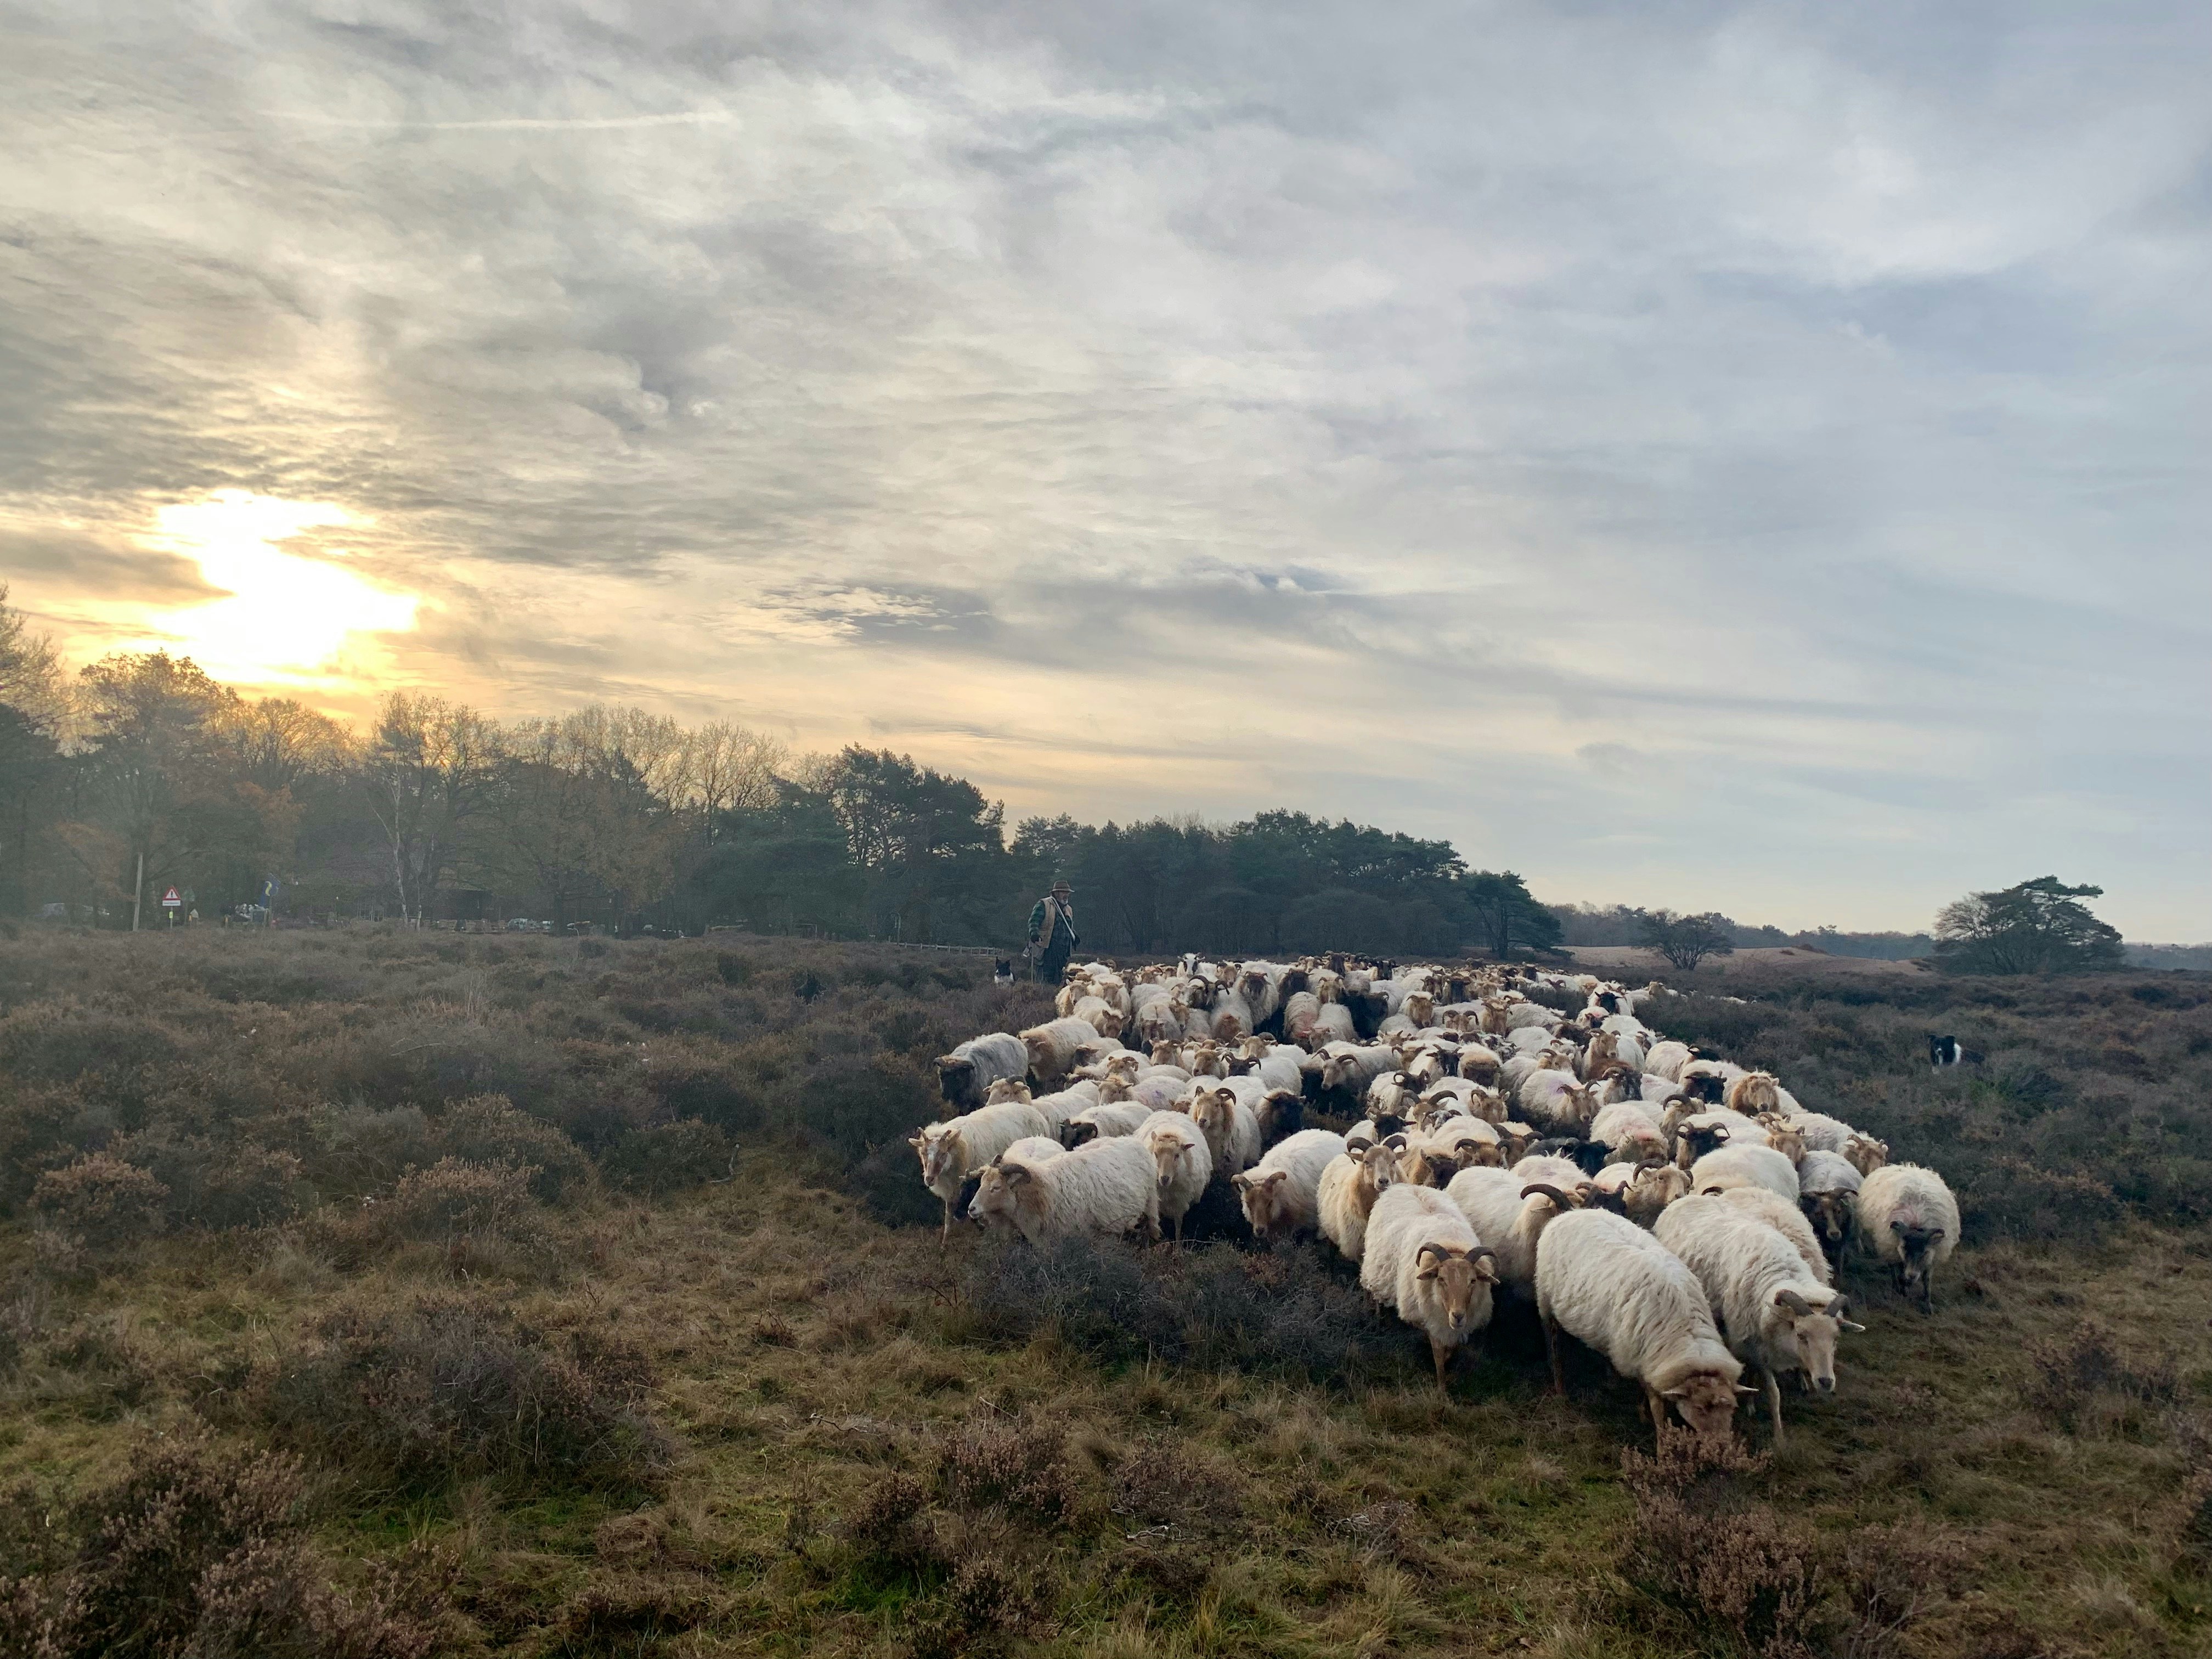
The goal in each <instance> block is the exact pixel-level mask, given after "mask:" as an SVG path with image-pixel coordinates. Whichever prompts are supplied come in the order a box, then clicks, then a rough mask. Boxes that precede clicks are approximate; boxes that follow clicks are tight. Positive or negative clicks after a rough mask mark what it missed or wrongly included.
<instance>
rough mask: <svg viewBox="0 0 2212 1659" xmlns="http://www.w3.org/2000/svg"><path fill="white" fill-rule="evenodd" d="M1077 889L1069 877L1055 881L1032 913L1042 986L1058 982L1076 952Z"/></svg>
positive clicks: (1032, 937)
mask: <svg viewBox="0 0 2212 1659" xmlns="http://www.w3.org/2000/svg"><path fill="white" fill-rule="evenodd" d="M1076 942H1077V941H1076V936H1075V890H1074V889H1073V887H1070V886H1069V885H1068V884H1067V882H1066V878H1064V877H1063V878H1061V879H1060V880H1059V881H1056V882H1054V883H1053V884H1052V891H1051V892H1050V893H1049V894H1048V895H1047V896H1045V897H1043V898H1041V899H1039V900H1038V901H1037V902H1036V909H1034V910H1032V911H1030V949H1031V950H1032V951H1036V976H1037V983H1038V984H1040V985H1057V984H1059V983H1060V975H1062V974H1064V973H1066V971H1067V959H1068V957H1072V956H1073V955H1074V954H1075V946H1076Z"/></svg>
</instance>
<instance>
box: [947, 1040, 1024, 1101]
mask: <svg viewBox="0 0 2212 1659" xmlns="http://www.w3.org/2000/svg"><path fill="white" fill-rule="evenodd" d="M935 1063H936V1066H937V1091H938V1093H939V1094H941V1095H943V1096H944V1097H945V1104H946V1105H948V1106H957V1107H960V1108H962V1109H963V1110H968V1111H973V1110H974V1109H975V1108H976V1107H978V1106H981V1105H982V1104H983V1103H984V1097H985V1096H986V1095H987V1094H988V1093H989V1092H990V1088H991V1085H993V1084H994V1083H996V1082H998V1081H999V1079H1001V1078H1018V1077H1022V1076H1024V1074H1025V1073H1027V1072H1028V1071H1029V1068H1030V1060H1029V1050H1028V1048H1025V1047H1024V1045H1023V1042H1022V1040H1021V1038H1019V1037H1018V1036H1014V1035H1013V1034H1012V1032H1008V1031H993V1032H992V1033H990V1035H988V1036H979V1037H970V1038H969V1040H968V1041H967V1042H963V1043H962V1044H961V1045H960V1046H959V1047H958V1048H955V1049H954V1050H953V1051H952V1052H951V1054H939V1056H938V1057H937V1060H936V1062H935Z"/></svg>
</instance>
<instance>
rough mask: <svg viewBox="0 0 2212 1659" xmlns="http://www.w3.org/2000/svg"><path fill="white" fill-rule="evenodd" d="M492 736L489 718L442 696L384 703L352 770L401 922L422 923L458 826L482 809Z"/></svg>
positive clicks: (495, 746)
mask: <svg viewBox="0 0 2212 1659" xmlns="http://www.w3.org/2000/svg"><path fill="white" fill-rule="evenodd" d="M499 739H500V732H499V727H498V726H496V725H495V723H493V722H492V721H490V720H486V719H485V718H484V717H483V716H482V715H481V714H477V713H476V712H475V711H474V710H473V709H470V708H462V707H460V706H459V705H458V704H454V703H449V702H446V701H445V699H444V698H442V697H429V696H410V695H409V694H408V693H406V692H404V691H395V692H393V693H392V695H391V696H390V697H388V698H386V700H385V704H384V712H383V714H381V715H380V717H379V718H378V720H377V723H376V730H375V731H374V732H373V733H372V734H371V735H370V737H369V739H368V744H367V745H366V746H365V749H364V752H363V754H362V759H361V763H360V770H359V774H358V775H359V777H360V779H361V784H362V790H363V792H364V793H366V794H367V796H368V802H369V807H370V810H371V811H374V813H375V815H376V819H377V822H378V823H380V824H381V825H382V826H383V828H384V833H385V836H386V839H387V840H388V841H389V842H390V843H391V847H392V884H393V886H394V888H395V889H396V890H397V891H398V900H399V915H400V918H401V920H403V921H416V922H417V923H419V922H421V921H422V918H423V914H424V909H425V907H426V906H427V905H428V902H429V898H430V895H431V894H432V893H434V892H435V891H436V890H437V886H438V883H439V881H440V879H441V878H442V877H443V875H444V874H445V872H446V871H447V868H448V867H449V866H451V864H452V862H453V856H454V853H455V851H456V849H457V846H458V842H459V836H460V834H461V831H462V830H463V829H464V828H465V826H466V825H467V823H468V822H469V820H470V819H471V818H472V817H476V816H477V814H478V813H479V812H480V811H482V810H483V807H484V805H485V804H486V796H487V793H488V792H489V788H490V786H491V781H492V776H493V764H494V763H495V761H496V759H497V758H498V755H499Z"/></svg>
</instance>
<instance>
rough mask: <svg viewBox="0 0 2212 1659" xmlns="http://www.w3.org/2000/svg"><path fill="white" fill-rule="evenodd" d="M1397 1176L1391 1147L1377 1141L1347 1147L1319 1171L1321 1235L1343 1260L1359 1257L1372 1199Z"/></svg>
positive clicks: (1316, 1203) (1365, 1233)
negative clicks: (1355, 1146) (1353, 1147)
mask: <svg viewBox="0 0 2212 1659" xmlns="http://www.w3.org/2000/svg"><path fill="white" fill-rule="evenodd" d="M1397 1179H1398V1170H1397V1164H1396V1160H1395V1158H1393V1157H1392V1156H1391V1152H1390V1149H1389V1147H1388V1146H1382V1145H1380V1144H1370V1145H1369V1146H1364V1147H1362V1148H1359V1149H1357V1150H1354V1149H1352V1147H1350V1146H1347V1147H1346V1150H1345V1152H1343V1153H1342V1154H1341V1155H1340V1157H1337V1158H1332V1159H1330V1160H1329V1164H1328V1168H1327V1169H1325V1170H1322V1172H1321V1184H1320V1186H1319V1187H1318V1188H1316V1193H1315V1200H1314V1201H1315V1205H1316V1213H1317V1215H1318V1216H1319V1218H1320V1223H1321V1235H1322V1237H1323V1238H1326V1239H1327V1240H1328V1242H1329V1243H1332V1244H1334V1245H1335V1246H1336V1248H1337V1251H1338V1253H1339V1254H1340V1255H1342V1256H1343V1257H1344V1259H1345V1260H1346V1261H1358V1260H1359V1257H1360V1253H1361V1252H1362V1250H1363V1249H1365V1247H1366V1242H1367V1217H1368V1214H1369V1212H1370V1211H1372V1210H1373V1209H1374V1207H1375V1200H1376V1199H1378V1198H1380V1197H1382V1195H1383V1194H1384V1193H1386V1192H1388V1191H1389V1189H1390V1188H1391V1187H1392V1186H1393V1185H1394V1184H1395V1182H1396V1181H1397Z"/></svg>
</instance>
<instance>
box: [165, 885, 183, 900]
mask: <svg viewBox="0 0 2212 1659" xmlns="http://www.w3.org/2000/svg"><path fill="white" fill-rule="evenodd" d="M161 902H162V903H164V904H182V903H183V902H185V901H184V896H183V895H181V894H180V893H179V892H178V891H177V890H176V889H175V888H173V887H172V888H171V889H170V890H168V891H167V892H166V893H164V894H162V895H161Z"/></svg>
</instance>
